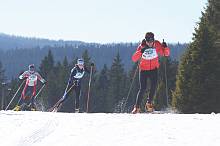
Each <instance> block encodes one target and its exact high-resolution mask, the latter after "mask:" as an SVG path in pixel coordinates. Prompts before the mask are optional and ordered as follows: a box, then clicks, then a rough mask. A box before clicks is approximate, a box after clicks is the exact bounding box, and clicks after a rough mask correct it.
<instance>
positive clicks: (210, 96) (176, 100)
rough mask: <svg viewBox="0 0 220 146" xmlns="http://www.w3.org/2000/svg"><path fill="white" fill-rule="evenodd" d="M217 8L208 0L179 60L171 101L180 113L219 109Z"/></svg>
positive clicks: (219, 29) (219, 69)
mask: <svg viewBox="0 0 220 146" xmlns="http://www.w3.org/2000/svg"><path fill="white" fill-rule="evenodd" d="M219 8H220V3H219V2H218V1H217V0H209V5H208V7H207V9H206V12H205V13H202V18H201V20H200V22H199V24H198V28H197V29H195V33H194V38H193V42H192V43H191V44H190V45H189V47H188V50H187V52H186V53H185V54H184V56H183V57H182V59H181V63H180V65H179V70H178V75H177V81H176V89H175V92H174V94H173V101H172V104H173V106H174V107H176V108H177V109H178V110H179V111H180V112H183V113H196V112H198V113H210V112H220V107H219V104H220V98H219V95H220V90H219V89H220V76H219V74H220V58H219V56H220V47H219V45H218V41H219V31H220V27H219V20H220V19H219V18H220V13H219V12H220V9H219ZM217 18H218V19H217Z"/></svg>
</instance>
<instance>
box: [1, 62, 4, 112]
mask: <svg viewBox="0 0 220 146" xmlns="http://www.w3.org/2000/svg"><path fill="white" fill-rule="evenodd" d="M4 72H5V71H4V69H3V66H2V63H1V62H0V93H2V94H3V93H4V91H3V90H4V87H3V86H4V84H3V83H4V81H5V75H4ZM2 94H1V95H0V96H1V100H0V103H1V104H0V105H1V108H2V106H3V105H4V103H3V102H4V99H5V97H3V95H2Z"/></svg>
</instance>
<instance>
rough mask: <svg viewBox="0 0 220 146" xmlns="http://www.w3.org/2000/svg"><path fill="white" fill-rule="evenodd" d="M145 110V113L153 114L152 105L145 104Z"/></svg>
mask: <svg viewBox="0 0 220 146" xmlns="http://www.w3.org/2000/svg"><path fill="white" fill-rule="evenodd" d="M145 109H146V111H147V112H153V111H154V107H153V104H152V103H148V102H147V103H146V105H145Z"/></svg>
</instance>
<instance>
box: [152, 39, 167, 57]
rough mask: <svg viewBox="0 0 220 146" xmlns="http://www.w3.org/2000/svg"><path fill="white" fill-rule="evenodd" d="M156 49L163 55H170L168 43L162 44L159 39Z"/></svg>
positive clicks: (156, 42)
mask: <svg viewBox="0 0 220 146" xmlns="http://www.w3.org/2000/svg"><path fill="white" fill-rule="evenodd" d="M155 45H156V49H157V50H158V53H159V54H160V55H161V56H166V57H168V56H170V48H168V47H167V45H166V43H165V42H163V43H162V44H161V43H160V42H159V41H155Z"/></svg>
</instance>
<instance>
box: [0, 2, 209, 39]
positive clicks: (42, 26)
mask: <svg viewBox="0 0 220 146" xmlns="http://www.w3.org/2000/svg"><path fill="white" fill-rule="evenodd" d="M206 5H207V0H0V32H2V33H6V34H11V35H12V34H13V35H19V36H27V37H40V38H48V39H55V40H58V39H63V40H81V41H85V42H97V43H112V42H115V43H117V42H137V41H140V40H141V39H142V38H143V37H144V34H145V33H146V32H148V31H152V32H154V33H155V36H156V39H158V40H162V39H163V38H164V39H165V40H166V41H167V42H182V43H183V42H189V41H191V38H192V33H193V32H194V28H195V27H196V23H197V22H199V18H200V17H201V11H204V8H205V7H206Z"/></svg>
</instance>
